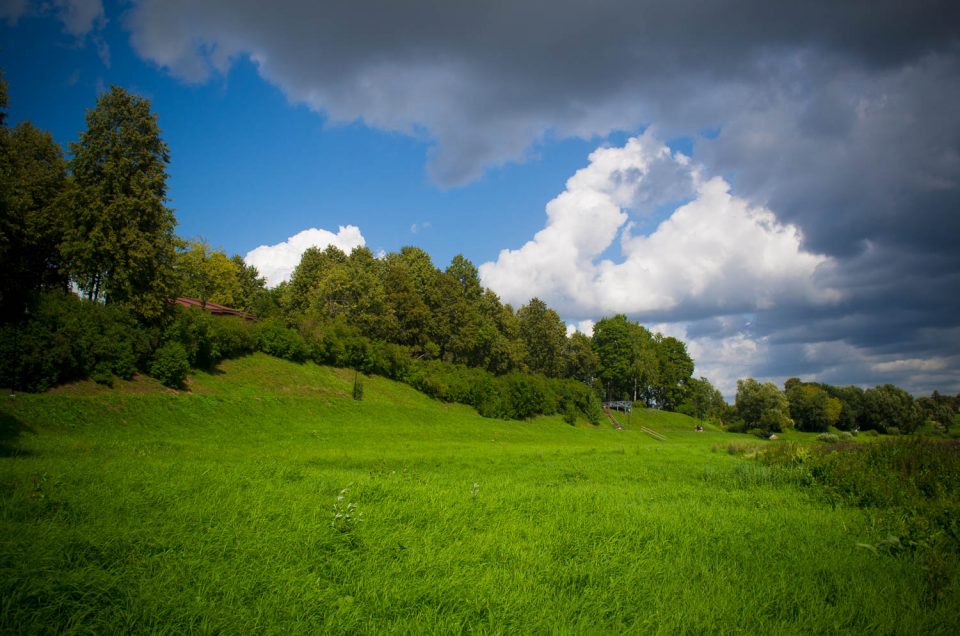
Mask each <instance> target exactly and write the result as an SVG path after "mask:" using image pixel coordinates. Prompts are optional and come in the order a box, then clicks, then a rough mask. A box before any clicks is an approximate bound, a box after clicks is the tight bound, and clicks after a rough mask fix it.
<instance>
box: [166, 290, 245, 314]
mask: <svg viewBox="0 0 960 636" xmlns="http://www.w3.org/2000/svg"><path fill="white" fill-rule="evenodd" d="M171 302H173V303H175V304H177V305H180V306H182V307H196V308H198V309H204V310H205V311H209V312H210V313H211V314H214V315H217V316H239V317H240V318H243V319H244V320H256V319H257V317H256V316H254V315H253V314H248V313H247V312H245V311H240V310H239V309H234V308H233V307H227V306H225V305H219V304H217V303H212V302H210V301H209V300H208V301H207V304H206V305H204V304H203V302H202V301H201V300H200V299H199V298H187V297H185V296H181V297H180V298H177V299H175V300H173V301H171Z"/></svg>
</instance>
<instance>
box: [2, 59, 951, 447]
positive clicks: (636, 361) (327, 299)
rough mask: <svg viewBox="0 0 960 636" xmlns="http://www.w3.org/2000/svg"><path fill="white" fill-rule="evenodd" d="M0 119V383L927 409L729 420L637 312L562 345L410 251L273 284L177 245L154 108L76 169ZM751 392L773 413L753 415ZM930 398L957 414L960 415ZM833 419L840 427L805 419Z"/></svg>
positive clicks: (110, 121) (511, 412)
mask: <svg viewBox="0 0 960 636" xmlns="http://www.w3.org/2000/svg"><path fill="white" fill-rule="evenodd" d="M5 109H6V85H5V83H3V81H2V78H0V213H2V216H0V271H2V272H3V277H2V279H0V385H4V386H8V387H11V388H15V389H22V390H31V391H38V390H44V389H46V388H48V387H50V386H53V385H56V384H58V383H61V382H66V381H70V380H74V379H79V378H93V379H95V380H97V381H98V382H103V383H110V382H112V378H113V377H121V378H129V377H131V376H132V374H134V373H135V372H142V373H148V374H151V375H153V376H155V377H157V378H158V379H160V380H161V381H163V382H164V383H166V384H168V385H170V386H175V387H180V386H183V383H184V380H185V378H186V374H187V372H188V370H189V368H191V367H194V368H205V367H210V366H212V365H214V364H216V363H217V361H219V360H220V359H222V358H225V357H231V356H237V355H242V354H245V353H249V352H252V351H264V352H266V353H269V354H272V355H276V356H279V357H282V358H287V359H290V360H294V361H305V360H313V361H315V362H318V363H323V364H333V365H337V366H343V367H351V368H355V369H357V370H359V371H363V372H365V373H377V374H380V375H384V376H386V377H389V378H394V379H397V380H401V381H404V382H407V383H409V384H411V385H413V386H415V387H416V388H418V389H420V390H422V391H424V392H425V393H427V394H429V395H432V396H434V397H436V398H438V399H443V400H449V401H457V402H462V403H465V404H470V405H472V406H474V407H476V408H477V410H478V411H479V412H480V413H482V414H484V415H487V416H491V417H507V418H525V417H530V416H532V415H536V414H540V413H547V414H550V413H558V412H559V413H563V414H564V415H565V417H566V418H567V419H568V421H572V420H573V419H575V417H576V416H577V414H580V415H582V416H584V417H586V418H587V419H588V420H589V421H592V422H597V421H598V420H599V417H600V406H599V401H600V400H601V399H602V400H623V399H629V400H632V401H635V402H639V403H641V404H644V405H646V406H653V407H657V408H662V409H667V410H676V411H681V412H684V413H687V414H689V415H692V416H695V417H699V418H701V419H707V418H709V419H713V420H715V421H718V422H723V421H726V422H728V423H730V424H731V425H732V426H733V427H734V428H744V429H754V428H759V429H761V430H769V431H773V430H780V429H782V428H784V427H788V426H791V425H792V422H793V421H796V422H797V423H798V424H797V425H798V426H800V427H802V428H805V429H808V430H820V428H818V427H821V426H822V425H823V422H826V426H827V427H829V426H834V425H836V426H838V427H841V428H842V427H847V428H853V427H855V426H860V427H861V428H868V427H870V428H876V429H878V430H886V429H892V428H899V429H900V430H903V431H910V430H914V429H915V428H916V427H917V426H916V425H914V421H915V420H914V419H909V417H914V416H915V415H916V413H917V411H915V409H914V407H915V406H916V405H915V404H913V402H911V405H913V406H911V407H910V408H909V409H907V411H906V412H907V413H908V415H909V417H908V418H907V419H901V415H902V413H901V411H895V410H893V411H891V410H888V411H887V412H890V413H896V414H897V415H896V418H897V419H896V421H895V423H894V422H887V421H885V420H884V421H880V420H877V419H876V418H875V417H874V415H872V413H874V412H875V411H876V409H874V410H873V411H871V410H870V409H871V408H873V407H868V406H866V405H871V404H873V403H874V402H875V401H876V400H875V399H874V397H873V396H874V394H875V393H876V392H880V394H882V395H883V396H884V398H885V399H886V398H887V397H889V396H888V394H890V393H891V391H894V389H895V387H890V388H885V387H880V388H878V389H876V390H873V389H871V390H868V391H867V392H861V393H863V395H862V397H857V396H856V395H855V392H856V391H859V389H854V388H845V389H833V388H829V387H825V386H821V385H818V387H819V388H816V387H815V389H816V390H814V389H811V388H809V387H810V386H811V385H806V384H803V383H800V388H799V389H797V390H796V391H793V388H792V387H788V388H787V393H786V395H784V394H782V392H780V391H779V389H777V388H776V387H774V390H775V392H776V393H777V394H778V395H775V394H774V393H771V392H770V390H769V388H767V385H758V384H757V383H756V382H753V381H752V380H751V381H749V382H753V384H750V383H749V382H747V383H745V384H744V385H743V386H744V387H747V389H743V388H742V387H741V389H742V390H746V392H745V393H744V396H743V399H741V395H740V393H741V392H739V391H738V397H737V404H736V406H735V407H732V408H731V407H729V406H728V405H727V404H726V403H725V402H724V400H723V398H722V396H721V395H720V393H719V391H717V390H716V389H715V388H714V387H713V386H712V385H711V383H710V382H709V381H708V380H707V379H706V378H694V377H693V371H694V362H693V360H692V359H691V358H690V356H689V354H688V352H687V348H686V345H685V344H684V343H683V342H682V341H680V340H678V339H676V338H673V337H666V336H663V335H661V334H659V333H653V332H651V331H649V330H647V329H646V328H645V327H643V326H641V325H639V324H638V323H636V322H633V321H630V320H629V319H628V318H627V317H626V316H623V315H617V316H613V317H608V318H604V319H602V320H600V321H599V322H598V323H597V324H596V325H595V327H594V330H593V334H592V335H586V334H582V333H573V334H571V335H567V330H566V326H565V324H564V323H563V321H562V320H561V319H560V316H559V315H558V314H557V312H556V311H554V310H553V309H551V308H550V307H548V306H547V305H546V304H545V303H544V302H543V301H541V300H539V299H537V298H534V299H532V300H530V302H529V303H527V304H526V305H523V306H521V307H520V308H518V309H514V308H513V307H512V306H510V305H509V304H504V303H502V302H501V301H500V299H499V297H498V296H497V295H496V294H495V293H494V292H492V291H491V290H489V289H485V288H484V287H483V286H482V285H481V284H480V280H479V275H478V272H477V269H476V267H474V265H473V264H472V263H471V262H470V261H469V260H467V259H466V258H464V257H462V256H456V257H454V258H453V260H452V261H451V262H450V264H449V265H448V266H447V267H446V268H445V269H442V270H441V269H440V268H438V267H436V266H435V265H434V264H433V263H432V261H431V259H430V256H429V255H428V254H427V253H426V252H424V251H423V250H421V249H419V248H416V247H404V248H402V249H401V250H400V251H399V252H396V253H391V254H386V255H385V256H383V257H380V258H378V257H375V256H374V255H373V253H372V252H371V251H370V250H369V249H367V248H362V247H361V248H356V249H354V250H353V251H352V252H351V253H350V254H346V253H344V252H343V251H341V250H339V249H337V248H335V247H328V248H326V249H325V250H320V249H318V248H310V249H308V250H306V252H304V254H303V256H302V258H301V261H300V263H299V265H298V266H297V268H296V270H295V271H294V272H293V275H292V277H291V278H290V280H289V281H288V282H284V283H282V284H280V285H278V286H276V287H274V288H272V289H268V288H267V287H266V285H265V281H264V279H263V278H262V277H261V276H260V274H259V272H258V271H257V270H256V269H255V268H254V267H251V266H249V265H247V264H245V263H244V262H243V260H242V259H241V258H240V257H239V256H233V257H228V256H227V255H226V254H225V253H223V252H222V251H220V250H217V249H213V248H211V247H210V245H209V244H207V243H206V242H204V241H201V240H192V241H186V240H183V239H181V238H180V237H178V236H177V235H176V234H175V233H174V229H175V226H176V217H175V215H174V213H173V210H171V209H170V208H168V207H167V205H166V202H167V200H166V193H167V172H166V168H167V164H168V162H169V151H168V148H167V146H166V144H165V143H164V141H163V140H162V138H161V135H160V129H159V126H158V123H157V118H156V116H155V115H154V114H153V113H152V112H151V111H150V105H149V102H148V101H147V100H146V99H144V98H142V97H137V96H134V95H130V94H129V93H127V92H126V91H124V90H123V89H121V88H118V87H112V88H111V89H110V90H109V91H108V92H106V93H104V94H103V95H102V96H101V97H100V98H99V99H98V101H97V104H96V106H95V107H94V108H93V109H91V110H90V111H88V113H87V117H86V120H87V130H85V131H83V132H81V134H80V137H79V140H78V141H76V142H72V143H70V144H69V153H70V158H69V159H66V158H65V157H64V154H63V151H62V150H61V148H60V146H59V145H57V144H56V143H55V142H54V140H53V138H52V137H51V136H50V134H49V133H46V132H43V131H39V130H37V129H36V128H34V127H33V126H32V125H31V124H30V123H29V122H24V123H21V124H19V125H18V126H16V127H15V128H12V129H11V128H8V127H7V126H6V122H5ZM75 292H79V295H78V294H77V293H75ZM178 296H188V297H193V298H197V299H199V300H200V301H201V304H206V303H208V302H212V303H219V304H224V305H228V306H231V307H234V308H236V309H240V310H243V311H245V312H249V313H251V314H253V315H255V316H257V317H258V319H259V320H258V321H257V322H256V323H254V324H251V323H247V322H244V321H243V320H241V319H239V318H228V317H212V316H210V315H208V314H206V313H205V312H203V311H202V310H187V309H184V308H182V307H178V306H175V305H173V304H172V303H171V302H170V301H171V300H172V299H174V298H176V297H178ZM754 385H757V386H759V387H760V389H759V390H758V391H754V393H756V394H757V395H760V396H761V397H762V400H767V401H769V402H770V404H766V402H763V405H762V406H761V407H756V406H752V404H753V403H752V402H751V399H752V398H751V396H750V394H749V393H750V390H752V389H753V388H754ZM770 386H772V385H770ZM895 390H896V391H897V392H898V393H896V395H897V396H898V397H897V399H899V400H901V401H902V396H903V395H906V396H907V398H909V399H910V400H912V397H910V396H909V394H906V393H905V392H903V391H902V390H899V389H895ZM871 391H873V393H871ZM794 393H795V394H796V395H794ZM808 393H811V396H808V395H807V394H808ZM820 393H823V394H824V395H826V398H825V399H826V402H823V400H822V399H821V397H820ZM781 398H782V399H781ZM788 398H789V399H788ZM784 400H786V401H787V402H786V403H787V404H788V406H787V410H786V411H783V409H780V410H778V408H779V406H778V405H781V406H782V404H783V403H784ZM831 400H838V401H839V402H840V404H841V406H840V407H839V411H837V408H835V404H836V402H834V401H831ZM931 400H933V402H935V403H936V404H937V405H939V406H938V407H937V408H940V407H941V406H943V405H944V404H946V406H944V407H943V408H945V409H953V412H955V410H956V401H947V402H943V399H941V398H939V397H937V398H936V399H934V398H931ZM807 402H810V404H813V406H809V405H807ZM821 402H823V405H825V406H823V405H822V404H821ZM795 404H796V406H795ZM883 404H884V405H885V406H884V407H883V408H887V407H890V408H892V406H890V405H894V406H895V405H896V404H899V402H897V401H896V400H895V399H893V398H890V399H886V401H884V402H883ZM821 406H823V409H826V410H825V412H826V413H827V415H822V414H818V415H810V413H812V412H814V411H816V410H817V409H820V408H821ZM878 408H879V407H878ZM924 408H925V407H924ZM823 409H821V410H823ZM911 409H913V410H911ZM941 410H942V409H941ZM835 411H836V413H835ZM817 413H819V411H817ZM924 413H925V414H927V415H928V416H929V417H936V418H940V417H941V415H942V413H941V411H937V410H936V409H933V410H930V409H928V410H926V411H924ZM943 413H946V411H945V410H943ZM918 417H919V416H918ZM871 418H873V419H871ZM944 426H949V423H948V422H945V423H944Z"/></svg>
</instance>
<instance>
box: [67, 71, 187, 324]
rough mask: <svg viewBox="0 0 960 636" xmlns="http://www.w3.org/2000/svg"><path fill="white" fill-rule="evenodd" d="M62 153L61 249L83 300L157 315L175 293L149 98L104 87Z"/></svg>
mask: <svg viewBox="0 0 960 636" xmlns="http://www.w3.org/2000/svg"><path fill="white" fill-rule="evenodd" d="M70 154H71V155H72V157H71V159H70V164H69V167H70V173H71V175H72V176H73V183H74V186H75V187H74V188H73V190H72V197H71V202H70V205H69V206H68V210H69V213H68V215H67V218H66V230H65V237H64V242H63V247H62V251H63V256H64V258H65V261H66V264H67V268H68V271H69V273H70V276H71V278H72V279H73V281H74V282H75V283H76V284H77V286H78V287H79V288H80V289H81V290H82V291H83V292H84V294H85V295H86V296H87V297H88V298H90V299H91V300H102V301H105V302H107V303H123V304H127V305H128V306H130V307H131V308H132V309H133V310H134V311H135V312H137V313H138V314H140V315H142V316H144V317H155V316H158V315H159V314H160V313H161V311H162V310H163V307H164V305H165V302H166V300H167V299H169V298H170V297H171V296H173V295H174V292H175V289H174V285H173V282H174V281H175V277H174V276H173V268H174V264H175V258H176V244H177V243H176V239H175V236H174V228H175V226H176V218H175V217H174V214H173V210H171V209H170V208H168V207H167V206H166V194H167V163H168V162H169V160H170V156H169V150H168V148H167V144H166V143H165V142H164V141H163V139H162V138H161V136H160V127H159V125H158V123H157V117H156V115H154V114H153V113H152V112H151V111H150V102H149V101H148V100H146V99H145V98H142V97H138V96H136V95H131V94H130V93H128V92H127V91H125V90H124V89H122V88H120V87H117V86H113V87H111V88H110V90H109V91H108V92H106V93H104V94H103V95H102V96H100V98H99V99H98V100H97V105H96V107H94V108H93V109H91V110H89V111H88V112H87V130H85V131H84V132H82V133H80V139H79V141H76V142H71V143H70Z"/></svg>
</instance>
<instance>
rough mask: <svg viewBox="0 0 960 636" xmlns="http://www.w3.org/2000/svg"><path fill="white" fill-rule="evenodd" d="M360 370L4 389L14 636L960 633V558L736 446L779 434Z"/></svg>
mask: <svg viewBox="0 0 960 636" xmlns="http://www.w3.org/2000/svg"><path fill="white" fill-rule="evenodd" d="M352 386H353V373H352V372H350V371H345V370H339V369H331V368H327V367H319V366H315V365H313V364H309V363H308V364H304V365H296V364H292V363H289V362H283V361H280V360H276V359H273V358H269V357H266V356H263V355H259V354H258V355H255V356H251V357H247V358H242V359H237V360H232V361H227V362H224V363H223V364H222V365H221V366H220V368H219V369H218V370H217V371H216V372H215V373H212V374H208V373H196V374H195V375H193V376H192V377H191V381H190V391H189V392H174V391H170V390H167V389H164V388H162V387H161V386H160V385H159V384H154V383H153V381H152V380H149V379H140V378H138V379H136V380H134V381H133V382H118V384H117V385H116V387H115V388H113V389H109V388H105V387H102V386H98V385H95V384H92V383H81V384H75V385H70V386H66V387H62V388H60V389H56V390H54V391H51V392H48V393H45V394H40V395H25V394H16V395H10V394H9V393H8V392H5V393H4V394H3V395H2V398H0V595H2V601H0V602H2V605H0V631H3V632H6V633H31V634H32V633H53V632H57V633H60V632H65V633H95V634H106V633H123V632H160V633H185V632H201V633H228V634H240V633H243V634H247V633H258V634H261V633H262V634H289V633H303V632H314V633H365V634H366V633H381V632H405V633H450V632H490V633H556V632H567V633H606V634H610V633H637V634H651V633H664V634H675V633H733V632H737V633H742V632H747V633H763V634H771V633H772V634H778V633H797V634H812V633H838V632H856V633H870V634H884V633H890V634H894V633H898V634H937V633H942V634H953V633H958V632H960V593H958V588H960V585H958V576H960V575H958V573H957V571H956V570H955V569H951V567H952V565H951V564H952V563H955V559H954V560H952V561H951V560H949V559H948V560H947V561H946V565H943V564H941V565H940V566H938V567H937V568H935V572H933V570H931V567H932V566H931V562H930V554H931V552H930V550H920V549H912V550H910V549H902V550H894V549H885V548H884V546H886V545H887V544H885V543H884V542H885V541H887V542H888V543H889V541H890V536H891V533H892V532H893V533H895V531H896V528H897V523H899V521H898V519H896V518H894V517H895V516H892V515H891V514H890V511H889V510H886V509H884V508H882V507H876V506H874V507H855V506H852V505H847V504H844V503H843V502H842V501H838V500H837V499H836V498H829V497H825V496H823V494H822V493H821V492H820V491H819V490H818V489H817V488H815V487H813V486H811V485H810V484H809V483H806V482H805V480H803V479H800V478H798V477H797V475H796V473H795V471H791V470H790V469H788V468H784V467H781V466H776V465H770V464H767V463H763V462H759V461H756V460H754V459H750V458H748V457H745V454H744V453H743V452H742V451H743V450H744V449H746V450H749V449H750V447H752V446H753V445H769V444H773V442H762V441H760V440H757V439H756V438H750V437H748V436H743V435H732V434H729V433H723V432H720V431H717V430H713V429H711V427H709V426H708V427H707V430H706V431H705V432H703V433H696V432H694V430H693V429H694V426H695V424H696V422H695V421H694V420H691V419H689V418H686V417H684V416H681V415H676V414H671V413H661V412H652V411H651V412H635V413H634V414H633V415H632V417H631V418H630V424H629V426H627V427H626V429H625V430H622V431H621V430H615V429H614V428H613V427H612V426H611V425H610V424H609V423H607V422H605V423H604V424H603V425H601V426H597V427H593V426H590V425H589V424H587V423H585V422H580V423H578V424H577V426H575V427H572V426H569V425H567V424H564V423H563V421H562V419H561V417H560V416H555V417H548V418H540V419H536V420H533V421H526V422H516V421H499V420H490V419H483V418H481V417H479V416H478V415H477V414H476V413H475V412H474V411H473V410H472V409H469V408H467V407H463V406H459V405H448V404H442V403H439V402H436V401H433V400H430V399H428V398H426V397H424V396H423V395H421V394H419V393H417V392H416V391H414V390H413V389H411V388H409V387H407V386H405V385H402V384H398V383H394V382H390V381H388V380H384V379H381V378H377V377H369V378H365V379H364V399H363V400H362V401H359V402H358V401H354V400H353V399H351V390H352ZM619 419H620V420H621V421H622V422H623V423H624V424H627V421H626V417H624V416H620V418H619ZM640 425H643V426H647V427H649V428H651V429H653V430H655V431H657V432H659V433H661V434H663V435H664V436H665V437H666V440H664V441H658V440H656V439H653V438H652V437H650V436H648V435H646V434H645V433H643V432H641V431H640V430H639V428H638V427H639V426H640ZM809 439H810V440H812V439H813V436H810V437H809ZM731 445H732V447H733V450H736V451H738V452H728V448H729V447H731ZM746 454H749V453H746ZM932 572H933V574H935V575H936V576H934V575H933V574H932Z"/></svg>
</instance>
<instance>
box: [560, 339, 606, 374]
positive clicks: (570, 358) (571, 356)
mask: <svg viewBox="0 0 960 636" xmlns="http://www.w3.org/2000/svg"><path fill="white" fill-rule="evenodd" d="M599 370H600V357H599V356H598V355H597V353H596V352H595V351H594V350H593V341H592V339H591V338H590V336H588V335H586V334H583V333H580V332H579V331H576V332H574V333H572V334H570V335H569V336H568V337H567V341H566V343H564V346H563V376H564V377H565V378H573V379H574V380H579V381H580V382H583V383H584V384H588V385H589V384H590V383H591V382H592V381H593V378H595V377H596V375H597V372H598V371H599Z"/></svg>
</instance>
